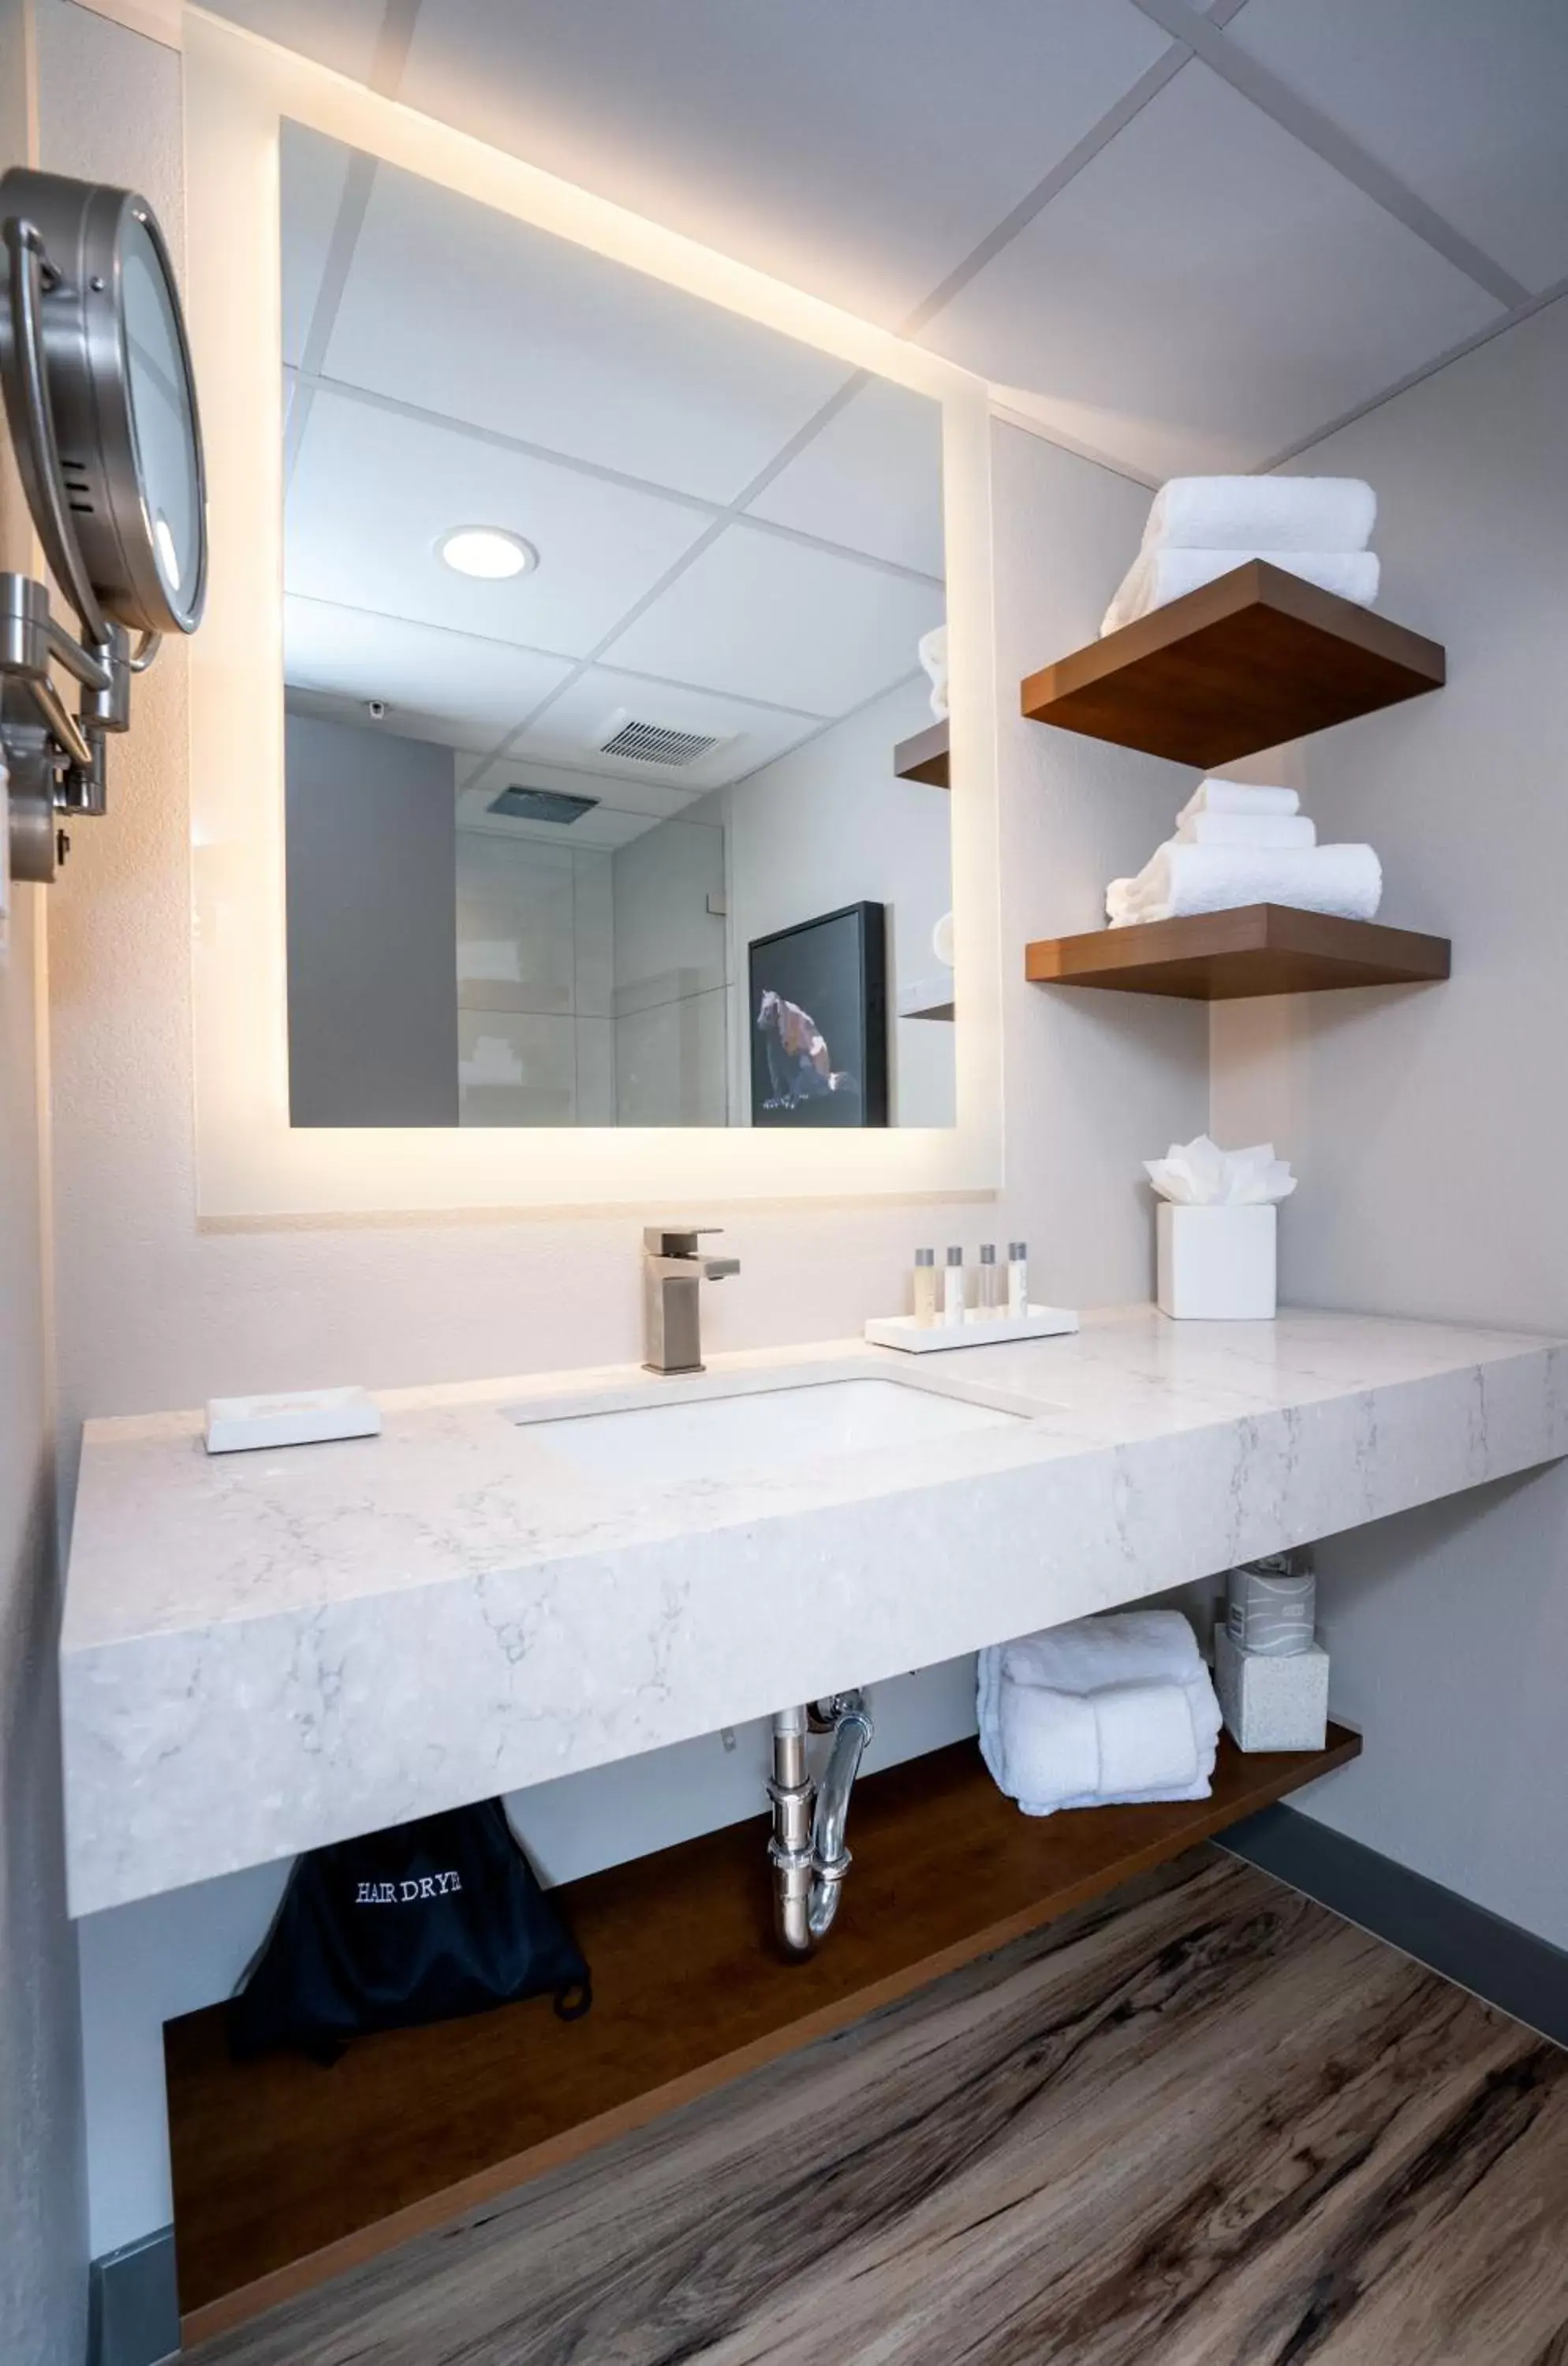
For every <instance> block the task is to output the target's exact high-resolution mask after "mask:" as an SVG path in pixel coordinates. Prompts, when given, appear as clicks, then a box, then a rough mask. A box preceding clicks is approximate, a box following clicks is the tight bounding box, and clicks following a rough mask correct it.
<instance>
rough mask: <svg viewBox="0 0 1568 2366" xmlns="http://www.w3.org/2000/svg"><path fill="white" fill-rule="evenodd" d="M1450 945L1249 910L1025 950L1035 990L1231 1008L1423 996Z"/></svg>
mask: <svg viewBox="0 0 1568 2366" xmlns="http://www.w3.org/2000/svg"><path fill="white" fill-rule="evenodd" d="M1451 957H1452V947H1451V946H1450V943H1449V941H1448V939H1447V937H1424V936H1418V935H1416V932H1415V931H1414V930H1413V929H1386V928H1384V927H1383V926H1382V922H1381V921H1377V920H1343V919H1339V918H1336V917H1335V916H1334V915H1332V914H1330V913H1326V912H1303V911H1299V910H1297V908H1296V907H1294V906H1293V905H1290V904H1246V905H1241V906H1238V907H1236V909H1235V910H1234V911H1229V912H1201V913H1196V914H1194V915H1192V916H1191V917H1190V918H1186V919H1180V920H1147V921H1145V922H1143V923H1142V924H1140V925H1138V926H1135V927H1133V928H1129V929H1089V931H1088V932H1087V933H1086V934H1085V935H1083V936H1080V937H1044V938H1042V939H1040V940H1039V941H1037V942H1036V943H1034V944H1032V945H1026V946H1025V947H1024V957H1023V971H1024V975H1025V976H1026V977H1027V978H1029V979H1031V980H1032V982H1033V983H1034V984H1035V985H1036V986H1106V987H1111V988H1112V989H1114V990H1116V991H1117V992H1120V993H1122V994H1167V995H1176V996H1179V997H1181V998H1182V999H1184V1000H1187V1001H1192V1002H1233V1001H1239V1000H1242V999H1244V998H1245V997H1248V996H1252V995H1260V994H1321V993H1323V992H1325V990H1327V989H1329V988H1331V987H1335V986H1426V985H1430V984H1432V983H1433V982H1435V981H1437V980H1438V979H1441V978H1445V977H1447V976H1448V975H1449V971H1450V962H1451Z"/></svg>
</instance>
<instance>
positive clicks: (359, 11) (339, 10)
mask: <svg viewBox="0 0 1568 2366" xmlns="http://www.w3.org/2000/svg"><path fill="white" fill-rule="evenodd" d="M213 14H214V15H215V16H219V17H227V18H228V19H229V22H230V23H231V25H243V27H244V28H245V30H246V32H247V33H259V34H260V35H261V37H262V39H264V40H267V41H276V42H277V43H278V44H279V46H280V47H281V48H283V49H286V50H298V51H299V53H300V55H301V56H302V57H307V58H317V59H319V60H320V61H321V64H322V65H324V66H332V67H333V68H334V69H335V70H336V72H337V73H343V74H348V75H350V76H351V77H352V79H353V80H354V81H355V82H368V81H369V79H370V70H371V67H372V66H373V64H374V63H375V59H376V43H377V41H378V39H379V37H380V32H381V26H382V23H383V21H384V19H385V17H386V15H387V7H386V0H332V5H331V6H330V7H326V8H323V7H322V6H321V0H214V6H213Z"/></svg>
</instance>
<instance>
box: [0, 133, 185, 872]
mask: <svg viewBox="0 0 1568 2366" xmlns="http://www.w3.org/2000/svg"><path fill="white" fill-rule="evenodd" d="M13 196H15V197H17V198H19V199H20V201H21V202H19V203H18V204H17V208H16V209H15V210H11V209H10V208H5V207H0V250H3V258H4V264H5V273H6V294H5V300H4V302H3V303H0V378H3V380H4V389H5V397H6V412H7V414H8V417H9V421H10V426H11V433H12V438H13V441H14V444H15V446H16V456H17V470H18V474H19V476H20V478H21V481H22V485H23V489H24V490H25V492H26V494H27V498H28V507H29V509H30V510H31V512H32V518H33V524H34V527H35V529H36V531H37V534H38V537H39V542H40V543H41V544H42V546H43V555H44V558H45V561H46V563H47V565H48V567H49V569H50V572H51V576H52V577H53V579H54V581H55V583H56V584H57V585H58V586H59V588H60V591H61V592H62V595H63V597H64V599H65V601H66V602H67V603H68V604H69V606H70V607H71V608H72V609H73V610H74V612H75V614H76V619H77V627H78V629H77V632H76V633H75V634H74V635H73V634H72V633H70V632H68V631H67V630H66V629H65V627H64V625H62V623H61V622H60V621H59V619H58V618H57V617H56V616H55V615H54V614H53V613H52V612H51V604H50V589H49V585H48V584H47V583H44V582H40V581H38V580H35V579H34V578H33V577H31V576H28V575H22V574H17V573H11V572H0V783H5V784H6V786H7V787H8V790H9V795H8V800H7V804H8V813H7V822H8V829H9V841H10V861H11V869H12V872H13V873H14V875H15V876H16V877H17V878H19V879H26V880H31V881H34V882H39V883H44V884H47V883H48V882H49V881H50V880H51V879H52V878H53V877H54V875H55V872H56V869H57V867H58V865H59V863H60V862H62V861H63V859H64V853H65V850H66V847H67V845H68V844H69V840H68V839H66V837H65V834H64V832H63V830H62V829H60V828H58V827H57V825H56V821H55V817H56V816H57V815H62V814H87V815H96V814H102V813H103V812H104V811H105V808H106V806H107V777H106V772H107V768H106V760H105V756H106V743H107V738H108V737H109V735H110V734H113V733H118V732H121V731H125V730H128V729H129V728H130V679H131V676H132V675H133V674H137V673H141V672H143V671H145V670H146V668H147V667H148V666H149V665H150V664H151V662H152V658H153V655H154V654H155V652H156V650H157V648H158V644H159V639H160V636H161V632H162V630H163V629H164V627H165V626H167V625H169V624H170V622H171V621H173V622H174V623H175V624H177V625H179V627H180V629H181V630H183V631H187V632H188V631H193V630H194V629H195V626H196V625H197V622H198V620H199V616H200V612H201V601H202V591H203V589H204V585H205V577H206V529H205V520H204V516H203V511H204V492H205V485H204V475H203V469H202V461H201V440H200V429H199V426H198V424H197V412H196V401H195V390H194V388H193V386H192V385H191V382H190V375H189V355H188V351H187V349H186V343H185V330H184V323H183V321H182V319H181V317H180V312H179V305H178V299H177V297H176V295H175V287H174V281H173V276H172V270H171V267H170V266H169V264H168V259H167V251H166V249H165V248H164V242H163V239H162V235H161V233H160V232H159V231H158V228H157V224H156V221H155V220H154V219H153V217H152V212H151V209H150V208H148V207H147V206H146V205H145V204H144V202H143V201H142V200H141V198H139V197H135V196H134V195H133V194H132V193H131V192H130V191H128V190H120V189H111V188H107V187H103V186H98V185H95V184H92V183H87V182H77V181H70V180H67V179H65V178H63V177H62V176H61V175H51V174H41V173H33V172H30V171H25V170H22V169H20V168H17V169H16V170H14V171H12V172H10V173H7V174H6V175H5V176H4V180H3V181H0V197H13ZM35 214H36V215H37V219H36V220H35V219H34V216H35ZM40 221H42V222H44V223H45V225H46V229H47V230H48V236H47V237H46V234H45V230H40V228H39V222H40ZM128 232H133V233H134V234H135V235H136V236H138V237H139V238H140V240H141V247H142V250H143V252H142V254H141V258H140V259H141V269H142V272H143V276H145V273H146V270H147V267H148V263H147V258H149V257H150V258H151V261H152V265H154V266H156V267H157V268H159V269H161V270H162V272H163V275H164V301H165V303H166V306H167V310H168V316H169V328H170V336H171V348H172V350H174V351H175V352H176V353H177V355H178V365H177V366H183V370H184V377H185V389H184V390H185V396H186V411H185V419H186V436H187V443H186V461H187V466H188V468H189V469H190V472H191V482H192V485H193V486H194V491H195V503H196V521H197V523H196V535H197V546H196V567H195V573H194V578H193V582H192V588H191V590H190V591H189V593H188V596H186V597H184V598H181V597H180V596H178V594H179V591H180V583H179V578H178V576H177V575H176V576H174V577H172V578H171V577H170V576H169V575H168V569H169V567H171V566H172V565H173V564H174V559H173V557H172V556H171V555H170V554H171V553H172V551H173V543H172V538H171V537H170V529H169V527H168V524H167V521H166V520H165V519H164V517H163V516H162V515H161V514H160V513H158V511H157V505H156V503H155V502H154V501H152V497H151V494H150V492H149V490H148V488H147V486H146V484H145V482H144V481H143V464H142V457H141V440H140V435H139V432H138V422H137V415H136V403H137V394H136V389H135V388H134V386H133V383H132V377H133V369H132V355H133V353H134V352H135V350H136V347H135V340H134V338H133V336H132V332H131V327H130V322H129V321H128V320H127V318H126V310H125V306H126V294H125V287H124V272H123V268H122V265H123V252H122V240H123V239H124V238H125V237H126V236H127V234H128ZM51 244H52V245H53V247H54V252H53V253H52V254H51V251H50V250H51ZM72 255H73V256H74V263H75V266H76V267H75V268H74V269H68V268H66V267H65V265H64V260H63V259H64V258H69V257H71V256H72ZM62 420H63V421H64V423H65V425H64V428H63V429H62ZM85 421H91V422H95V423H99V424H98V426H97V427H96V431H95V432H88V433H84V422H85ZM67 439H69V440H67ZM154 519H156V527H154V523H153V522H154ZM106 536H108V537H110V539H108V540H106ZM161 537H163V538H162V539H161ZM149 586H152V587H153V588H152V590H149ZM171 586H172V587H173V588H171ZM133 629H134V630H135V631H136V632H137V633H138V635H139V638H138V639H137V641H136V645H135V647H134V648H133V647H132V639H131V634H132V630H133ZM57 669H58V670H59V671H60V672H61V673H63V674H64V675H67V676H69V677H70V679H71V681H72V682H73V683H74V684H75V686H76V690H77V693H78V695H77V699H76V711H75V713H74V714H73V712H72V711H71V707H70V705H69V704H67V698H66V695H65V694H64V693H62V689H61V687H60V684H59V682H58V681H57V679H56V670H57Z"/></svg>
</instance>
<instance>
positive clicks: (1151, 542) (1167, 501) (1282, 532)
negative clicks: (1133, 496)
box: [1144, 477, 1378, 551]
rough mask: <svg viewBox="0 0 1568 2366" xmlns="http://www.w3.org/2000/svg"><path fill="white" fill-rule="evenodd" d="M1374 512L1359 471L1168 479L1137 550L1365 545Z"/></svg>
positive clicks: (1371, 496) (1374, 498)
mask: <svg viewBox="0 0 1568 2366" xmlns="http://www.w3.org/2000/svg"><path fill="white" fill-rule="evenodd" d="M1377 514H1378V501H1377V495H1376V494H1375V493H1374V492H1373V490H1372V489H1371V485H1368V484H1363V483H1362V481H1361V479H1360V478H1359V477H1172V479H1170V481H1169V483H1168V484H1167V485H1162V486H1161V488H1160V490H1159V491H1158V492H1157V493H1156V495H1155V498H1154V506H1153V508H1152V509H1151V510H1150V512H1149V517H1148V524H1146V525H1145V528H1144V548H1145V550H1151V549H1153V548H1155V547H1156V546H1157V545H1163V546H1164V547H1165V548H1166V549H1168V550H1253V551H1257V550H1277V551H1283V550H1365V548H1366V547H1367V545H1368V544H1369V543H1370V542H1371V538H1372V528H1373V526H1374V525H1375V524H1377Z"/></svg>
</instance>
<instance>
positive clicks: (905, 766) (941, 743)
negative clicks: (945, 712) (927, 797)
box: [893, 720, 953, 789]
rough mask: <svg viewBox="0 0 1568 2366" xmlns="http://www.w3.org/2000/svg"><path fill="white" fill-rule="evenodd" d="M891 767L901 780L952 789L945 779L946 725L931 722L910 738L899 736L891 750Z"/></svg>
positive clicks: (946, 753) (946, 766) (934, 787)
mask: <svg viewBox="0 0 1568 2366" xmlns="http://www.w3.org/2000/svg"><path fill="white" fill-rule="evenodd" d="M893 770H894V772H896V773H897V776H898V778H899V779H900V780H901V781H924V782H926V783H928V784H929V786H930V787H931V788H933V789H946V788H951V787H952V785H953V783H952V782H951V781H950V780H949V779H948V776H947V774H948V727H947V724H946V722H945V720H944V721H942V722H941V723H933V724H932V725H931V728H930V729H929V730H927V731H917V732H916V733H915V736H914V738H912V739H900V740H899V742H898V744H897V747H896V748H895V749H894V750H893Z"/></svg>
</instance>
